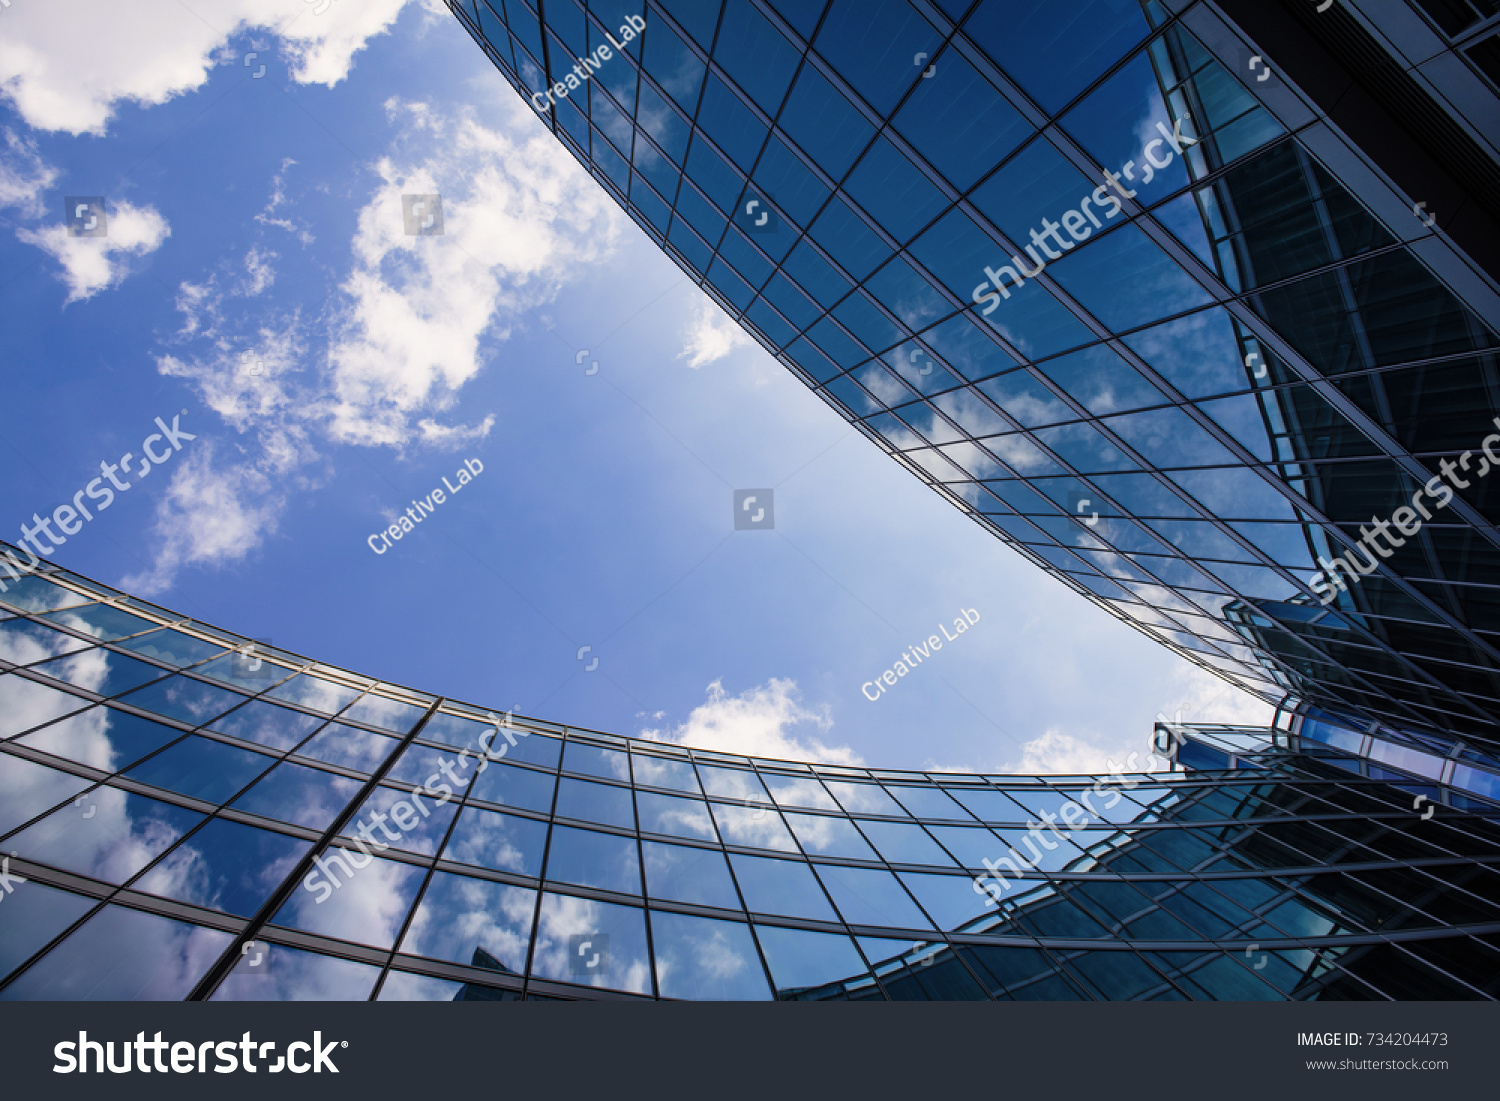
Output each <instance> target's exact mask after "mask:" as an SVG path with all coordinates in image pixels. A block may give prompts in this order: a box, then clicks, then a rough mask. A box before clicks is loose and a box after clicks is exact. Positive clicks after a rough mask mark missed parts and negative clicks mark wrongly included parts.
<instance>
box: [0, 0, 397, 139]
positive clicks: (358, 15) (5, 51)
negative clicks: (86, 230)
mask: <svg viewBox="0 0 1500 1101" xmlns="http://www.w3.org/2000/svg"><path fill="white" fill-rule="evenodd" d="M408 2H409V0H333V2H332V3H330V4H329V5H328V6H327V8H326V10H324V11H322V12H321V14H319V13H318V11H317V9H316V8H315V7H314V6H312V5H310V4H308V3H307V2H306V0H193V2H192V4H191V5H188V4H184V3H181V2H179V0H131V2H130V3H128V4H124V3H100V2H99V0H46V2H45V3H43V2H41V0H27V2H23V3H12V4H11V5H10V7H8V8H7V9H6V11H5V15H4V18H5V34H4V37H3V38H0V94H3V95H4V97H5V98H6V99H7V100H8V101H9V102H10V104H11V105H12V106H13V107H14V108H15V109H16V111H17V112H18V113H19V114H20V115H21V117H22V118H24V119H25V120H26V121H27V122H28V123H29V124H30V125H31V126H33V127H35V128H37V129H38V130H57V131H65V132H67V133H71V134H84V133H88V134H102V133H104V131H105V129H106V127H107V126H108V124H109V120H110V117H111V116H112V115H113V114H114V112H115V109H116V107H117V106H118V105H119V104H120V103H122V102H128V103H136V104H141V105H146V106H149V105H154V104H161V103H165V102H167V101H168V100H169V99H172V98H173V97H175V96H179V95H183V94H185V93H187V92H191V91H194V90H195V89H198V88H201V87H202V86H203V84H204V83H205V82H206V81H207V79H208V75H209V71H210V70H211V69H212V68H214V66H216V65H219V64H234V63H236V62H238V61H239V58H238V57H237V56H230V55H228V54H226V53H225V50H224V48H225V46H226V45H227V44H228V42H229V40H230V39H231V38H232V37H234V36H236V35H239V34H243V33H246V32H252V31H264V32H269V33H271V34H272V35H274V36H275V37H276V39H278V40H279V42H280V46H281V52H282V56H283V58H284V60H285V61H286V62H287V63H288V72H289V74H290V76H291V79H292V80H294V81H296V82H298V83H302V84H324V85H328V86H330V87H332V86H333V85H335V84H337V83H338V82H339V81H341V80H343V79H344V78H345V77H346V76H348V75H349V70H350V68H351V67H352V66H353V64H354V56H355V55H356V54H357V53H359V51H360V50H362V49H363V48H364V47H365V44H366V43H367V42H368V41H369V40H370V39H371V38H373V37H375V36H377V35H380V34H384V33H385V32H386V31H388V30H390V28H391V26H392V24H394V23H395V21H396V18H397V16H398V15H399V14H400V13H401V10H402V9H403V8H404V7H405V6H406V4H407V3H408ZM267 55H268V56H266V57H263V58H262V59H260V62H259V63H264V62H265V61H267V60H270V56H269V51H267Z"/></svg>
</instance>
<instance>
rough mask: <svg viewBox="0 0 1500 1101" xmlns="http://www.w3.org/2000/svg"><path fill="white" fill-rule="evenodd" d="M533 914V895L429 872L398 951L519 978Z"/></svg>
mask: <svg viewBox="0 0 1500 1101" xmlns="http://www.w3.org/2000/svg"><path fill="white" fill-rule="evenodd" d="M535 912H536V892H535V891H531V890H527V889H526V888H524V887H512V886H510V885H509V884H506V883H492V882H490V881H489V880H484V879H471V878H469V877H468V876H462V875H452V874H450V873H448V872H434V873H433V876H432V881H431V882H430V883H428V885H427V890H426V891H424V892H423V894H422V904H421V905H420V906H418V907H417V912H416V913H415V914H413V915H412V919H411V927H410V928H409V929H407V931H406V936H404V937H403V938H402V939H401V951H403V952H409V953H411V954H413V955H417V956H428V957H430V958H432V959H439V960H451V961H452V962H454V963H467V964H471V965H473V966H475V967H487V968H490V969H492V970H495V971H506V972H509V973H511V974H515V975H519V974H521V973H522V972H524V971H525V969H526V949H527V946H528V944H529V942H530V940H531V919H532V915H533V914H535Z"/></svg>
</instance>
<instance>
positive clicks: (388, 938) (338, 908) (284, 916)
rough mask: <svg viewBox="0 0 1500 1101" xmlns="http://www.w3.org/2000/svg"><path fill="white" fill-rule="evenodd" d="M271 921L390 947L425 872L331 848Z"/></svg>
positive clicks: (316, 858)
mask: <svg viewBox="0 0 1500 1101" xmlns="http://www.w3.org/2000/svg"><path fill="white" fill-rule="evenodd" d="M314 861H315V867H314V869H313V871H311V872H309V873H308V874H307V875H306V876H304V877H303V879H302V881H301V882H300V883H298V884H297V889H296V890H294V891H293V892H292V897H291V898H289V899H287V901H286V904H285V905H284V906H282V908H281V909H280V910H278V911H277V912H276V916H275V917H274V918H272V919H271V920H272V921H273V922H275V923H276V924H277V925H285V926H288V927H290V928H292V929H301V930H303V931H305V932H308V933H321V934H322V935H323V936H325V937H337V938H339V939H340V940H351V941H354V942H355V943H357V944H368V945H372V946H373V947H376V948H390V947H392V946H393V945H394V944H395V941H396V935H397V934H398V933H399V932H400V931H401V926H402V924H403V923H404V922H405V921H406V915H407V913H408V912H409V911H410V910H411V904H412V901H413V900H414V899H415V898H416V895H417V890H418V889H419V888H420V887H421V886H422V878H423V876H424V875H425V874H426V873H425V872H424V871H423V870H422V869H421V868H416V867H413V866H412V865H410V864H402V863H398V862H397V861H394V860H386V859H384V858H383V857H379V856H371V855H369V854H368V853H366V852H364V851H362V850H359V849H342V848H337V847H334V848H330V849H328V850H326V851H324V852H322V853H319V854H318V855H317V856H316V857H315V858H314Z"/></svg>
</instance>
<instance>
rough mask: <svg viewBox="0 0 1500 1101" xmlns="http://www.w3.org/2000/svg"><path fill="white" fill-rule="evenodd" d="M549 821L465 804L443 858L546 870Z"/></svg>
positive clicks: (524, 870) (538, 871) (537, 872)
mask: <svg viewBox="0 0 1500 1101" xmlns="http://www.w3.org/2000/svg"><path fill="white" fill-rule="evenodd" d="M546 840H547V824H546V823H545V822H538V821H536V820H535V819H532V818H519V817H517V816H515V815H511V814H497V813H496V812H494V811H489V810H483V809H481V808H479V807H465V808H464V810H463V813H462V814H460V815H459V819H458V825H456V826H454V827H453V833H452V835H451V836H450V837H449V839H448V847H447V848H446V849H444V851H443V859H445V860H453V861H457V862H458V863H461V864H474V865H476V866H478V867H481V868H498V869H500V870H501V871H507V872H515V873H517V874H518V875H529V876H539V875H541V874H542V848H543V846H544V845H545V844H546Z"/></svg>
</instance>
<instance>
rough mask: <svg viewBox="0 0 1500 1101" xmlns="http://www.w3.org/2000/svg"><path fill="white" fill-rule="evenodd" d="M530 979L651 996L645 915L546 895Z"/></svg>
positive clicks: (585, 901) (640, 912) (642, 912)
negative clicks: (552, 980) (550, 980)
mask: <svg viewBox="0 0 1500 1101" xmlns="http://www.w3.org/2000/svg"><path fill="white" fill-rule="evenodd" d="M531 973H532V975H534V976H535V977H537V978H542V979H554V980H557V981H558V982H569V983H577V984H579V985H582V986H598V987H603V988H606V989H609V990H628V991H632V992H634V993H637V994H649V993H651V964H650V957H649V955H648V954H647V951H646V912H645V911H644V910H640V909H637V908H636V907H634V906H617V905H614V904H613V903H609V902H595V901H594V900H592V899H584V898H575V897H572V896H569V895H556V894H550V893H549V894H544V895H543V896H542V907H541V913H540V917H539V920H538V924H537V933H536V947H535V953H534V956H533V959H532V961H531Z"/></svg>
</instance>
